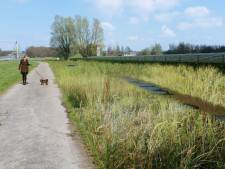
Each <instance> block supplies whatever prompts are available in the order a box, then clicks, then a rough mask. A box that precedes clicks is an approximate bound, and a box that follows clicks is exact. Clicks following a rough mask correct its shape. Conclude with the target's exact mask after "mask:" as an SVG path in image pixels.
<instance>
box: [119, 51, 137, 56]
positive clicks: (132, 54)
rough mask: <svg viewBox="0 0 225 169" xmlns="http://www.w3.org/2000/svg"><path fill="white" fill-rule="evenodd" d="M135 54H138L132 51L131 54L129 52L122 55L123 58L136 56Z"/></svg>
mask: <svg viewBox="0 0 225 169" xmlns="http://www.w3.org/2000/svg"><path fill="white" fill-rule="evenodd" d="M137 53H138V52H135V51H132V52H129V53H124V55H123V56H137Z"/></svg>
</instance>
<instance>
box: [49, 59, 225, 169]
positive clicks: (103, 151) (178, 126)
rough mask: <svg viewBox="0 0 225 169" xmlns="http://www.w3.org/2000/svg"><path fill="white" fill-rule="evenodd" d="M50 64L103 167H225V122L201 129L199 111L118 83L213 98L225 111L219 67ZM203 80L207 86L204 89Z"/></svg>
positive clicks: (201, 122) (83, 63) (204, 125)
mask: <svg viewBox="0 0 225 169" xmlns="http://www.w3.org/2000/svg"><path fill="white" fill-rule="evenodd" d="M50 64H51V67H52V68H53V70H54V72H55V75H56V78H57V82H58V84H59V86H60V87H61V89H62V91H63V93H64V97H65V103H66V106H67V108H68V111H69V116H70V118H71V119H72V120H73V121H74V122H75V123H76V125H77V126H78V128H79V129H80V131H81V134H82V136H83V138H84V141H85V143H86V144H87V145H88V147H89V149H90V150H91V153H92V154H93V155H94V157H95V160H96V164H97V166H98V167H99V168H107V169H116V168H120V169H127V168H143V169H178V168H179V169H185V168H186V169H193V168H217V169H222V168H224V167H225V154H224V152H225V126H224V124H222V123H214V124H211V123H204V122H203V121H202V117H201V115H200V114H199V113H198V112H197V111H196V110H193V109H190V108H189V107H185V106H182V105H180V104H179V103H177V102H176V101H174V100H173V99H171V98H170V97H167V96H157V95H154V94H150V93H147V92H146V91H143V90H141V89H138V88H136V87H134V86H132V85H130V84H128V83H127V82H125V81H123V80H121V79H119V78H118V77H119V76H132V77H138V78H141V79H145V80H149V81H153V82H155V83H160V84H162V85H163V84H165V85H164V86H165V87H170V88H173V87H174V89H175V90H178V91H179V90H180V91H185V92H187V93H188V92H192V94H193V95H196V94H198V95H201V97H203V96H204V97H205V96H209V99H210V101H211V102H213V103H221V104H223V105H224V100H221V99H224V93H223V91H224V90H222V91H220V90H221V89H224V87H223V85H224V76H223V75H222V74H219V73H218V72H217V71H216V70H215V69H213V68H199V69H197V70H193V69H192V68H190V67H186V66H180V67H172V66H160V65H141V64H140V65H137V64H135V65H134V64H110V63H96V62H76V63H74V62H50ZM69 64H76V65H77V66H75V67H68V66H67V65H69ZM153 73H154V74H153ZM200 75H204V77H202V76H200ZM183 79H185V80H183ZM206 81H207V82H210V83H205V84H204V82H206ZM181 83H182V84H181ZM203 84H204V89H202V88H201V87H202V85H203ZM166 85H167V86H166ZM214 88H216V89H214ZM194 91H196V92H197V93H195V92H194ZM201 92H206V93H201Z"/></svg>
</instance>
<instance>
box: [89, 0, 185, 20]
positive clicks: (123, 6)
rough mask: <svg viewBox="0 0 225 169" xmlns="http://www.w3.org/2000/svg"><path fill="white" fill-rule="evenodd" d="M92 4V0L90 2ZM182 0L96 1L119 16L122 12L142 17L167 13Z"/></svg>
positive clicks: (99, 6)
mask: <svg viewBox="0 0 225 169" xmlns="http://www.w3.org/2000/svg"><path fill="white" fill-rule="evenodd" d="M89 1H90V2H91V0H89ZM180 1H181V0H169V1H168V0H94V3H95V5H97V7H98V8H100V9H101V10H103V11H106V12H108V13H112V14H117V13H118V11H121V10H124V11H125V10H131V11H136V12H137V13H138V14H139V15H140V16H146V15H149V13H151V12H154V11H166V10H169V9H172V8H173V7H175V6H176V5H177V4H178V3H179V2H180Z"/></svg>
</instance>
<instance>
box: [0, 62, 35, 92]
mask: <svg viewBox="0 0 225 169" xmlns="http://www.w3.org/2000/svg"><path fill="white" fill-rule="evenodd" d="M31 64H32V68H33V67H35V66H36V65H37V63H36V62H32V63H31ZM18 65H19V63H18V62H16V61H10V62H8V61H7V62H5V61H2V62H1V61H0V77H1V80H0V94H1V93H3V92H4V91H5V90H6V89H8V88H9V87H10V86H12V85H13V84H15V83H16V82H18V81H19V80H20V79H21V75H20V72H19V71H18Z"/></svg>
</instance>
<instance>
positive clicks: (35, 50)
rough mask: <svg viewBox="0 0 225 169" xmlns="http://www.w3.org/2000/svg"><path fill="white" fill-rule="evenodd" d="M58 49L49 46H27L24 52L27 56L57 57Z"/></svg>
mask: <svg viewBox="0 0 225 169" xmlns="http://www.w3.org/2000/svg"><path fill="white" fill-rule="evenodd" d="M58 52H59V51H58V50H57V49H56V48H50V47H33V46H32V47H29V48H27V50H26V54H27V55H28V56H29V57H57V56H58Z"/></svg>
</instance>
